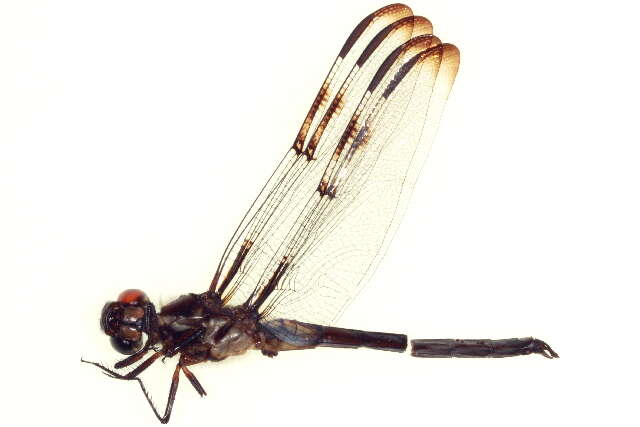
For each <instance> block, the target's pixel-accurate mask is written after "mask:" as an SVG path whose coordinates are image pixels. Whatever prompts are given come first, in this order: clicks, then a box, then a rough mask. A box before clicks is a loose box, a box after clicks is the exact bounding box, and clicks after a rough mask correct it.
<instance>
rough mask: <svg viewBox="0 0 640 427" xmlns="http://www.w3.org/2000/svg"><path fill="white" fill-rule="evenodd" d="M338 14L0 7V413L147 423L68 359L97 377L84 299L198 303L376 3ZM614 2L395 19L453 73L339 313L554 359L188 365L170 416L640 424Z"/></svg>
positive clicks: (635, 154)
mask: <svg viewBox="0 0 640 427" xmlns="http://www.w3.org/2000/svg"><path fill="white" fill-rule="evenodd" d="M345 3H346V2H340V1H329V0H323V1H316V2H302V1H295V2H286V3H285V2H276V3H271V2H268V3H262V2H260V3H256V4H250V3H247V2H241V1H237V2H232V3H231V4H225V5H217V4H216V5H214V2H208V1H202V2H165V1H149V2H143V1H126V2H125V1H123V2H120V1H115V2H88V1H57V2H44V1H43V2H35V1H3V2H2V3H0V232H1V234H0V283H1V285H2V296H3V302H2V304H1V305H0V307H1V308H2V310H1V311H0V312H1V313H2V314H1V316H2V341H1V342H2V352H1V353H2V355H1V356H0V357H2V365H1V366H2V375H1V376H2V383H1V386H0V394H1V395H2V396H1V400H0V402H2V403H1V406H2V408H3V410H2V414H1V420H2V421H1V422H0V423H1V424H3V425H65V426H66V425H92V426H93V425H96V426H97V425H105V426H107V425H108V426H112V425H136V426H143V425H156V424H157V421H156V420H155V418H154V417H153V415H152V413H151V411H150V409H149V408H148V407H147V405H146V403H145V402H144V401H143V397H142V395H141V393H140V391H139V390H138V388H137V386H136V385H135V384H133V383H123V382H118V381H115V380H111V379H108V378H106V377H104V376H103V375H101V374H100V373H99V372H98V371H97V370H96V369H94V368H92V367H90V366H88V365H85V364H81V363H80V356H83V357H85V358H88V359H91V360H98V361H103V362H106V363H113V362H114V361H115V360H116V355H115V354H114V352H113V351H112V350H111V349H110V347H109V345H108V339H107V338H106V337H105V336H104V335H102V334H101V332H100V330H99V328H98V317H99V313H100V309H101V308H102V305H103V304H104V302H105V301H107V300H110V299H114V298H115V297H116V296H117V294H118V293H119V292H120V291H121V290H123V289H126V288H130V287H138V288H141V289H144V290H146V291H147V293H149V295H150V296H151V297H152V298H153V299H154V300H155V301H156V302H160V301H164V302H167V301H168V300H170V299H171V298H173V297H175V296H177V295H179V294H181V293H186V292H200V291H203V290H204V289H206V287H207V285H208V283H209V280H210V278H211V275H212V273H213V271H214V268H215V266H216V263H217V258H218V257H219V256H220V254H221V252H222V250H223V248H224V245H225V244H226V241H227V239H228V238H229V237H230V235H231V232H232V230H233V228H234V227H235V225H236V224H237V222H238V221H239V220H240V218H241V215H242V214H243V212H244V210H245V209H246V208H247V207H248V205H249V203H250V201H251V200H252V199H253V197H254V196H255V195H256V194H257V192H258V190H259V189H260V187H261V186H262V184H263V182H264V181H265V180H266V179H267V177H268V176H269V174H270V173H271V171H272V169H273V168H274V167H275V165H276V163H277V161H278V160H279V159H280V158H281V156H282V155H283V154H284V152H285V151H286V150H287V148H288V147H289V146H290V144H291V142H292V140H293V137H294V136H295V133H296V132H297V130H298V128H299V124H300V121H301V120H302V119H303V117H304V114H305V113H306V111H307V108H308V106H309V104H310V102H311V100H312V99H313V96H314V95H315V93H316V91H317V89H318V87H319V85H320V83H321V81H322V79H323V78H324V76H325V73H326V71H327V70H328V67H329V65H330V63H331V62H332V61H333V58H334V56H335V54H336V53H337V52H338V50H339V48H340V47H341V46H342V43H343V41H344V38H345V37H346V36H347V35H348V34H349V32H350V31H351V29H352V28H353V26H354V25H355V24H356V23H357V22H359V20H360V19H362V18H363V17H364V16H365V15H367V14H368V13H370V12H372V11H373V10H375V9H377V8H378V7H380V6H382V5H383V4H384V3H381V2H377V1H363V2H349V4H348V5H346V4H345ZM629 3H631V2H629ZM623 4H626V2H609V3H607V6H606V7H605V5H604V3H601V2H593V3H592V2H585V1H575V2H573V1H571V2H569V1H567V2H556V1H537V2H526V3H523V2H511V1H491V0H484V1H481V2H477V1H472V2H452V1H423V0H416V1H414V2H413V3H410V6H412V8H413V9H414V11H415V13H416V14H423V15H425V16H427V17H428V18H429V19H430V20H431V21H432V22H433V23H434V29H435V33H436V34H437V35H438V36H440V37H441V38H442V40H444V41H447V42H451V43H454V44H456V45H457V46H458V47H459V48H460V50H461V52H462V60H461V68H460V72H459V74H458V78H457V81H456V84H455V85H454V89H453V92H452V94H451V97H450V101H449V104H448V107H447V109H446V111H445V115H444V118H443V120H442V122H441V127H440V129H441V130H440V134H439V136H438V138H437V140H436V143H435V145H434V148H433V150H432V153H431V156H430V158H429V159H428V161H427V167H426V168H425V169H424V170H423V173H422V176H421V177H420V180H419V182H418V185H417V186H416V190H415V193H414V197H413V200H412V202H411V204H410V206H409V209H408V211H407V214H406V216H405V219H404V221H403V224H402V226H401V228H400V230H399V232H398V235H397V237H396V239H395V241H394V243H393V244H392V245H391V247H390V249H389V252H388V255H387V257H386V258H385V260H384V261H383V263H382V264H381V266H380V268H379V270H378V272H377V274H376V275H375V276H374V279H373V281H372V282H371V284H370V285H369V286H368V288H367V289H366V291H365V292H363V293H362V294H361V296H360V298H359V299H358V300H357V301H356V302H355V303H354V304H353V305H352V306H351V308H350V309H349V310H348V311H347V313H346V314H345V315H344V316H343V317H342V319H341V321H340V325H341V326H345V327H353V328H360V329H370V330H382V331H389V332H400V333H407V334H409V336H410V337H411V338H419V337H423V338H426V337H445V338H446V337H459V338H506V337H514V336H528V335H534V336H537V337H540V338H543V339H545V340H547V341H548V342H549V343H551V344H552V345H553V347H554V348H555V349H556V350H557V351H558V352H559V353H560V355H561V358H560V359H558V360H546V359H544V358H542V357H539V356H535V357H534V356H530V357H522V358H513V359H503V360H461V359H450V360H428V359H414V358H411V357H409V356H408V355H402V354H396V353H386V352H375V351H366V350H358V351H356V350H337V349H334V350H332V349H319V350H314V351H309V352H292V353H288V354H281V355H280V356H278V357H277V358H275V359H273V360H270V359H267V358H264V357H262V356H261V355H259V354H251V355H248V356H246V357H243V358H236V359H235V360H228V361H225V362H223V363H220V364H213V363H211V364H207V365H203V366H200V367H195V368H194V369H193V371H194V372H195V373H196V374H197V375H198V377H199V378H200V381H201V382H202V383H203V385H204V386H205V388H206V390H207V391H208V393H209V395H208V396H207V397H206V398H205V399H200V398H198V397H197V395H196V393H195V392H194V391H193V390H192V389H191V387H190V386H189V385H188V383H187V382H186V381H184V379H183V381H182V383H181V388H180V390H179V392H178V397H177V401H176V405H175V407H174V414H173V416H172V420H171V424H172V425H173V426H183V425H189V426H194V425H219V426H221V425H224V426H253V425H258V424H260V425H263V426H271V425H278V426H300V425H314V426H315V425H318V426H325V425H434V426H435V425H456V426H457V425H461V426H466V425H479V426H483V425H491V426H507V425H508V426H512V425H518V426H540V425H583V426H584V425H616V426H624V425H637V423H638V416H637V413H636V410H635V408H634V406H635V405H637V397H638V388H637V387H638V380H640V378H639V375H638V368H637V365H638V362H637V358H638V351H639V350H640V349H639V346H638V341H639V338H638V336H637V334H638V330H637V324H638V308H637V307H638V297H637V286H638V284H639V283H640V273H639V255H640V248H639V246H640V243H639V242H640V227H639V226H638V222H639V218H640V209H639V207H638V184H640V172H639V171H638V169H639V168H638V163H639V160H640V149H639V148H638V147H639V143H640V140H639V138H638V132H637V121H638V119H637V116H638V95H639V93H638V84H637V80H638V73H639V70H638V65H637V58H638V54H637V52H638V41H639V37H638V36H637V11H634V10H631V9H630V8H629V7H627V6H622V5H623ZM165 368H166V369H158V370H156V371H154V372H153V373H152V375H151V376H152V377H153V382H158V383H159V384H161V385H162V391H163V392H164V393H166V389H167V388H168V384H169V376H170V373H169V371H171V363H170V362H169V363H168V364H167V366H166V367H165ZM159 400H164V397H162V398H161V399H159ZM194 423H197V424H194Z"/></svg>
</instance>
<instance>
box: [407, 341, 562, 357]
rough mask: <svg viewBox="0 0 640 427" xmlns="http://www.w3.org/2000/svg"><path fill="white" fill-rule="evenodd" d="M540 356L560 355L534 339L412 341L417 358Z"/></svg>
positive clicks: (544, 343)
mask: <svg viewBox="0 0 640 427" xmlns="http://www.w3.org/2000/svg"><path fill="white" fill-rule="evenodd" d="M527 354H540V355H542V356H544V357H546V358H548V359H554V358H557V357H560V356H558V353H556V352H555V351H553V349H552V348H551V347H550V346H549V344H547V343H546V342H544V341H542V340H539V339H536V338H533V337H527V338H508V339H501V340H490V339H419V340H411V355H412V356H415V357H487V358H488V357H511V356H526V355H527Z"/></svg>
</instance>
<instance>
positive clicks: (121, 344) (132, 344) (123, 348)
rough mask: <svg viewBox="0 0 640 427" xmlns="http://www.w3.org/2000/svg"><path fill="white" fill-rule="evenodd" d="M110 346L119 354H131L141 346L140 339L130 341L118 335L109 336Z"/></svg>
mask: <svg viewBox="0 0 640 427" xmlns="http://www.w3.org/2000/svg"><path fill="white" fill-rule="evenodd" d="M110 341H111V346H112V347H113V348H114V349H115V350H116V351H117V352H118V353H121V354H127V355H129V354H133V353H135V352H136V351H138V350H140V349H141V348H142V340H138V341H131V340H127V339H123V338H118V337H111V340H110Z"/></svg>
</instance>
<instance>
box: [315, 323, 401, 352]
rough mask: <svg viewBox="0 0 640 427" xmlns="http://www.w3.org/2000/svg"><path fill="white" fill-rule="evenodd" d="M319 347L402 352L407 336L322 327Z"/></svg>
mask: <svg viewBox="0 0 640 427" xmlns="http://www.w3.org/2000/svg"><path fill="white" fill-rule="evenodd" d="M318 346H321V347H351V348H355V347H366V348H372V349H375V350H387V351H398V352H403V351H405V350H406V349H407V336H406V335H402V334H391V333H385V332H367V331H359V330H357V329H343V328H334V327H331V326H324V327H323V328H322V336H321V338H320V341H319V343H318Z"/></svg>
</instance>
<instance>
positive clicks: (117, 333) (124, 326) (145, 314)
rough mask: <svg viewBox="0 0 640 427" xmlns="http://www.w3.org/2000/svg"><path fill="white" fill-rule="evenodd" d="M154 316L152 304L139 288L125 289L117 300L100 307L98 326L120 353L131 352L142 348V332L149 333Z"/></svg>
mask: <svg viewBox="0 0 640 427" xmlns="http://www.w3.org/2000/svg"><path fill="white" fill-rule="evenodd" d="M149 317H155V310H154V308H153V304H151V303H150V302H149V298H148V297H147V295H146V294H145V293H144V292H142V291H141V290H139V289H127V290H126V291H124V292H122V293H121V294H120V295H119V296H118V300H117V301H112V302H108V303H106V304H105V306H104V308H103V309H102V315H101V317H100V327H101V328H102V330H103V331H104V333H105V334H107V335H109V336H110V337H111V345H112V346H113V348H114V349H115V350H116V351H118V352H119V353H122V354H133V353H135V352H136V351H138V350H140V349H141V348H142V344H143V342H142V337H143V335H142V333H143V332H146V333H149V329H150V328H149V324H150V323H151V321H153V319H150V318H149Z"/></svg>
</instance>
